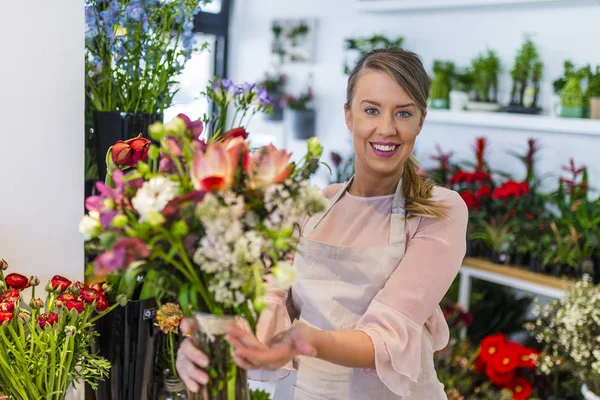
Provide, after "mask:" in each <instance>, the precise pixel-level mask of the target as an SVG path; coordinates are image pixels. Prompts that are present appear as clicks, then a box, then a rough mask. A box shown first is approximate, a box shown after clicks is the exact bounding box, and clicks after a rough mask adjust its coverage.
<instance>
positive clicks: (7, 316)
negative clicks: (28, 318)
mask: <svg viewBox="0 0 600 400" xmlns="http://www.w3.org/2000/svg"><path fill="white" fill-rule="evenodd" d="M13 317H14V314H13V313H12V311H0V325H1V326H4V325H8V324H10V321H12V319H13Z"/></svg>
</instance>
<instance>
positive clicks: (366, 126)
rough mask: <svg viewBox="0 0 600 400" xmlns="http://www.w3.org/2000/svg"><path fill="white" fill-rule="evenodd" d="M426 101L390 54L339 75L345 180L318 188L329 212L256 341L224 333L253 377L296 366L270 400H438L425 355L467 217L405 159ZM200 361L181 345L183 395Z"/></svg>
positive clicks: (437, 335)
mask: <svg viewBox="0 0 600 400" xmlns="http://www.w3.org/2000/svg"><path fill="white" fill-rule="evenodd" d="M428 93H429V78H428V76H427V73H426V71H425V70H424V68H423V65H422V63H421V61H420V60H419V58H418V57H417V56H416V55H415V54H414V53H411V52H408V51H405V50H401V49H396V48H390V49H380V50H375V51H372V52H370V53H369V54H367V55H365V56H364V57H362V59H361V60H360V61H359V62H358V64H357V65H356V67H355V69H354V71H353V72H352V74H351V75H350V78H349V80H348V88H347V99H346V104H345V106H344V111H345V119H346V125H347V127H348V129H349V130H350V131H351V132H352V134H353V141H354V148H355V151H356V172H355V176H354V178H352V179H351V180H350V181H349V182H346V183H344V184H338V185H333V186H330V187H328V188H327V189H325V195H326V196H327V197H328V199H329V200H330V202H329V208H328V209H327V210H326V211H325V212H324V213H321V214H318V215H315V216H313V217H311V218H310V219H308V220H307V222H306V223H305V224H304V226H303V228H302V232H301V238H300V243H299V246H298V253H297V254H296V257H295V260H294V266H295V268H296V270H297V281H296V283H295V284H294V285H293V287H292V289H291V291H289V292H287V291H281V290H279V291H278V290H277V289H273V290H271V291H270V293H269V299H268V300H269V301H268V303H269V305H270V307H269V308H268V311H267V312H265V313H263V316H261V320H260V321H259V329H258V332H257V336H258V338H256V337H254V336H253V335H252V334H250V333H248V332H246V331H244V330H242V329H240V328H237V327H236V328H232V329H231V330H230V332H229V335H228V336H227V339H228V341H229V342H230V343H231V344H232V346H233V348H234V351H235V359H236V362H237V363H238V365H240V366H241V367H243V368H245V369H248V370H256V371H252V372H253V373H255V374H256V375H255V376H254V377H255V378H268V376H267V375H269V374H267V373H266V371H267V370H270V371H276V373H275V377H276V378H278V377H282V376H285V375H286V370H287V371H289V369H291V368H292V361H295V362H296V365H295V367H296V369H297V370H298V372H297V378H296V383H295V387H294V390H293V394H290V395H289V398H285V399H284V398H278V399H276V400H289V399H293V400H315V399H320V400H323V399H326V400H332V399H336V400H337V399H339V400H366V399H373V400H392V399H396V400H397V399H403V400H407V399H411V400H417V399H420V400H439V399H446V396H445V394H444V388H443V385H442V384H441V383H440V382H439V381H438V379H437V375H436V372H435V369H434V364H433V352H434V351H437V350H440V349H442V348H444V347H445V346H446V344H447V342H448V326H447V324H446V322H445V320H444V316H443V314H442V312H441V310H440V307H439V302H440V300H441V299H442V297H443V296H444V294H445V293H446V291H447V290H448V288H449V287H450V284H451V283H452V281H453V280H454V278H455V277H456V275H457V273H458V270H459V267H460V265H461V262H462V259H463V257H464V254H465V244H466V228H467V218H468V212H467V208H466V206H465V203H464V202H463V201H462V199H461V197H460V196H459V195H458V194H457V193H456V192H453V191H450V190H447V189H444V188H441V187H438V186H435V185H434V184H433V183H432V182H431V181H429V180H427V179H423V178H421V177H420V176H418V175H417V164H416V162H415V160H414V159H413V158H412V156H411V152H412V150H413V147H414V144H415V141H416V139H417V137H418V135H419V132H420V131H421V128H422V127H423V123H424V122H425V117H426V115H427V97H428ZM296 313H297V314H298V315H297V317H298V321H297V322H295V323H294V324H292V322H291V321H292V319H294V317H295V315H294V314H296ZM184 329H185V330H189V323H186V324H185V326H184ZM207 362H208V360H207V359H206V357H205V356H204V355H203V354H202V353H200V352H199V350H197V349H196V348H194V346H193V345H192V344H191V343H190V342H189V341H188V342H184V344H183V345H182V346H181V348H180V351H179V354H178V360H177V368H178V371H179V373H180V375H181V377H182V378H183V380H184V381H185V383H186V385H187V386H188V388H190V389H191V390H197V389H198V384H202V383H205V382H206V379H207V376H206V374H205V373H204V372H203V371H202V370H201V367H203V366H205V365H206V364H207ZM271 375H273V374H271Z"/></svg>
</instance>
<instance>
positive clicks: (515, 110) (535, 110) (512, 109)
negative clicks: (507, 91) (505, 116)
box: [503, 104, 542, 115]
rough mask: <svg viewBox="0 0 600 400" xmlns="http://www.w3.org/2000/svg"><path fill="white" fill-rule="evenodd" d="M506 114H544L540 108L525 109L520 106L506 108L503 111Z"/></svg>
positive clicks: (513, 105) (511, 105) (514, 105)
mask: <svg viewBox="0 0 600 400" xmlns="http://www.w3.org/2000/svg"><path fill="white" fill-rule="evenodd" d="M503 111H504V112H507V113H513V114H532V115H535V114H539V113H541V112H542V109H541V108H540V107H525V106H520V105H518V104H509V105H508V106H506V107H504V109H503Z"/></svg>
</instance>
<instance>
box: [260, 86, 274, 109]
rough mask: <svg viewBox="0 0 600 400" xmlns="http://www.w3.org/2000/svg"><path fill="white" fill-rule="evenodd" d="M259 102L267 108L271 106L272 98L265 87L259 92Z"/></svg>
mask: <svg viewBox="0 0 600 400" xmlns="http://www.w3.org/2000/svg"><path fill="white" fill-rule="evenodd" d="M258 101H259V102H260V104H262V105H263V106H265V105H267V104H271V97H270V96H269V93H268V92H267V89H265V88H264V87H261V88H260V89H259V90H258Z"/></svg>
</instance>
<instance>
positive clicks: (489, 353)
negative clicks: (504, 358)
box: [479, 333, 506, 364]
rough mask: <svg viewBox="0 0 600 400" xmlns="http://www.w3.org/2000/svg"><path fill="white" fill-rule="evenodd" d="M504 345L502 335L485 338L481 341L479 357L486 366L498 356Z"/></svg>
mask: <svg viewBox="0 0 600 400" xmlns="http://www.w3.org/2000/svg"><path fill="white" fill-rule="evenodd" d="M505 344H506V336H505V335H504V334H502V333H497V334H495V335H490V336H487V337H485V338H484V339H483V340H482V341H481V346H480V350H479V356H480V357H481V359H482V360H483V361H484V362H485V363H486V364H487V363H489V362H490V361H491V360H492V359H493V358H495V357H496V356H497V355H498V352H499V351H500V349H502V348H504V345H505Z"/></svg>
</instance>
